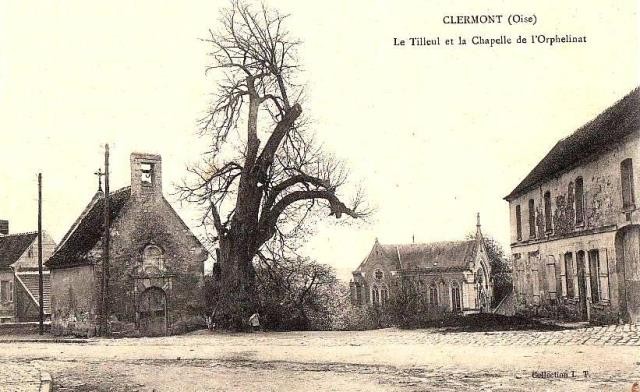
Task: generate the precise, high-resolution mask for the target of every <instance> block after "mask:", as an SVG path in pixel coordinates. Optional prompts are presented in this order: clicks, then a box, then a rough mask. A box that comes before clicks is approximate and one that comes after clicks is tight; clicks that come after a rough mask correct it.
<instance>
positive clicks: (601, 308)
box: [505, 89, 640, 323]
mask: <svg viewBox="0 0 640 392" xmlns="http://www.w3.org/2000/svg"><path fill="white" fill-rule="evenodd" d="M638 162H640V90H639V89H635V90H634V91H632V92H631V93H630V94H629V95H627V96H626V97H624V98H623V99H622V100H620V101H619V102H617V103H616V104H614V105H613V106H611V107H610V108H608V109H607V110H605V111H604V112H602V113H601V114H600V115H599V116H597V117H596V118H595V119H593V120H591V121H590V122H588V123H587V124H586V125H584V126H583V127H581V128H579V129H578V130H577V131H575V132H574V133H573V134H571V135H569V136H568V137H566V138H564V139H562V140H560V141H559V142H558V143H557V144H556V145H555V146H554V147H553V148H552V149H551V151H550V152H549V153H548V154H547V155H546V156H545V157H544V158H543V159H542V160H541V161H540V163H538V164H537V165H536V166H535V167H534V168H533V170H532V171H531V172H530V173H529V174H528V175H527V176H526V177H525V179H524V180H522V182H521V183H520V184H519V185H518V186H517V187H516V188H515V189H514V190H513V191H512V192H511V193H510V194H509V195H508V196H507V197H506V198H505V200H507V201H508V202H509V211H510V218H511V219H510V222H511V251H512V254H513V258H514V287H515V292H516V309H517V311H518V312H526V311H531V312H535V313H538V314H545V315H548V316H551V317H569V318H579V319H583V320H599V321H603V322H617V321H618V320H619V319H623V320H626V321H631V322H635V323H637V322H639V321H640V260H639V254H640V245H639V243H640V242H639V241H640V211H639V210H638V209H637V204H636V203H637V202H638V200H640V193H638V190H639V189H640V188H638V173H640V170H639V169H638Z"/></svg>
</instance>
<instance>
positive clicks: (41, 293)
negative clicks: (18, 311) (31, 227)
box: [38, 173, 44, 335]
mask: <svg viewBox="0 0 640 392" xmlns="http://www.w3.org/2000/svg"><path fill="white" fill-rule="evenodd" d="M38 299H39V300H38V302H39V303H38V305H39V307H40V318H39V320H38V321H39V330H38V331H39V333H40V335H42V334H43V333H44V288H43V284H42V173H38Z"/></svg>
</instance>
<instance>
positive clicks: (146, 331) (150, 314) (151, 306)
mask: <svg viewBox="0 0 640 392" xmlns="http://www.w3.org/2000/svg"><path fill="white" fill-rule="evenodd" d="M138 312H139V315H140V319H139V320H140V333H141V334H142V335H144V336H164V335H166V334H167V296H166V294H165V292H164V290H162V289H161V288H159V287H149V288H148V289H146V290H145V291H143V292H142V294H141V295H140V299H139V301H138Z"/></svg>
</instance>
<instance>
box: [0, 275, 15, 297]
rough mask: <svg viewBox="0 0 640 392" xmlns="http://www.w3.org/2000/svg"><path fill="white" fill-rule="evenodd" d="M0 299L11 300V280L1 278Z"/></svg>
mask: <svg viewBox="0 0 640 392" xmlns="http://www.w3.org/2000/svg"><path fill="white" fill-rule="evenodd" d="M0 300H1V301H2V302H13V282H12V281H10V280H3V281H2V282H0Z"/></svg>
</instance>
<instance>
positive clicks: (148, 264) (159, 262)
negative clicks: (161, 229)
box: [142, 245, 164, 274]
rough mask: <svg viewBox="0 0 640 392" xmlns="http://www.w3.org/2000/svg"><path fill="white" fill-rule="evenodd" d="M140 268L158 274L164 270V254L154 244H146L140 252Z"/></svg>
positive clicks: (148, 272)
mask: <svg viewBox="0 0 640 392" xmlns="http://www.w3.org/2000/svg"><path fill="white" fill-rule="evenodd" d="M142 270H143V271H144V272H145V273H147V274H159V273H160V272H162V271H163V270H164V254H163V252H162V249H160V247H159V246H156V245H148V246H147V247H146V248H144V251H143V252H142Z"/></svg>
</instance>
